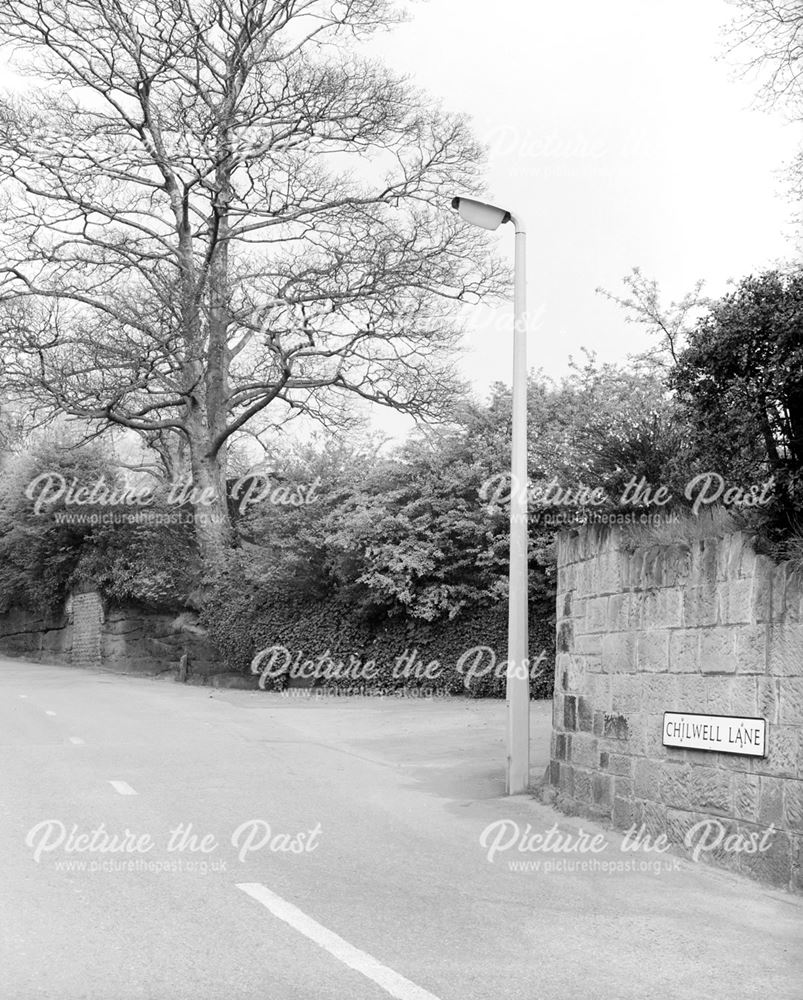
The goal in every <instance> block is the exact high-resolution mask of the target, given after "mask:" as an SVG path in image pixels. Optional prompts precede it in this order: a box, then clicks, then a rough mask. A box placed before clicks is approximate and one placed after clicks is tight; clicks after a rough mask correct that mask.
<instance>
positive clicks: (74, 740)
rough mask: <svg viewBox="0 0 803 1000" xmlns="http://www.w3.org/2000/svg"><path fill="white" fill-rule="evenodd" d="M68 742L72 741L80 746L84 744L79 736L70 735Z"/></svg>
mask: <svg viewBox="0 0 803 1000" xmlns="http://www.w3.org/2000/svg"><path fill="white" fill-rule="evenodd" d="M70 743H74V744H75V745H76V746H77V747H81V746H83V745H84V741H83V740H82V739H81V737H80V736H71V737H70Z"/></svg>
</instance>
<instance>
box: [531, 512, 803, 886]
mask: <svg viewBox="0 0 803 1000" xmlns="http://www.w3.org/2000/svg"><path fill="white" fill-rule="evenodd" d="M665 711H672V712H688V713H691V712H696V713H703V714H705V713H708V714H712V715H732V716H749V717H760V718H763V719H766V721H767V737H766V739H767V755H766V757H765V758H764V759H762V758H756V757H747V756H741V755H732V754H728V753H719V752H709V751H704V750H689V749H678V748H673V747H665V746H663V745H662V718H663V713H664V712H665ZM553 712H554V715H553V736H552V749H551V763H550V768H549V774H548V781H549V785H550V786H551V787H552V789H554V791H553V796H554V798H555V801H556V804H557V805H558V806H559V807H560V808H562V809H564V810H565V811H568V812H571V813H576V814H582V815H590V816H594V817H597V818H600V819H603V820H608V821H610V822H611V823H612V824H613V826H614V827H616V828H618V829H620V830H627V829H629V828H630V827H631V826H632V825H633V824H635V825H636V827H637V828H638V827H640V826H641V825H642V824H643V825H644V827H645V828H646V831H647V832H649V833H650V834H651V835H653V836H656V835H658V834H660V833H664V834H665V835H666V836H667V837H668V838H669V840H670V842H671V843H672V844H673V845H675V846H676V847H677V849H679V850H680V851H681V852H682V853H689V849H688V847H687V846H686V844H685V840H686V837H687V835H688V833H689V830H690V829H691V828H692V827H693V826H694V824H696V823H698V822H699V821H701V820H703V819H707V818H713V819H716V820H717V821H718V823H719V824H721V827H720V826H718V825H716V824H715V830H721V831H722V834H723V835H722V846H723V848H724V846H725V845H728V846H729V848H730V849H729V850H727V851H726V850H724V849H722V850H720V849H719V848H718V849H717V850H715V851H711V852H708V851H706V852H705V853H704V854H703V858H704V859H705V860H708V861H712V862H714V863H717V864H721V865H724V866H726V867H731V868H734V869H736V870H739V871H742V872H744V873H746V874H750V875H753V876H755V877H758V878H761V879H763V880H766V881H769V882H771V883H772V884H775V885H779V886H786V887H789V888H792V889H798V890H800V889H803V780H801V779H803V587H801V584H800V580H799V578H796V577H795V576H794V575H793V574H792V573H791V572H790V568H789V566H788V564H781V565H777V564H775V563H773V562H772V561H771V560H770V559H768V558H767V557H765V556H761V555H757V554H756V553H755V552H754V551H753V549H752V547H751V546H750V544H749V543H748V541H747V540H746V539H745V537H743V536H742V535H740V534H734V535H730V536H727V537H722V538H716V539H710V540H706V541H694V542H690V543H688V544H678V545H671V546H663V547H658V546H650V547H646V546H641V547H634V546H633V544H632V543H628V541H627V539H626V536H625V535H623V534H622V533H621V531H619V530H612V531H606V530H600V529H598V528H587V529H581V530H579V531H570V532H564V533H563V534H562V535H561V536H560V538H559V540H558V597H557V659H556V678H555V699H554V708H553ZM770 827H772V828H773V833H772V835H771V836H770V837H767V838H765V839H764V840H763V841H761V839H760V838H761V835H762V834H763V832H764V831H766V830H767V829H768V828H770ZM734 834H735V835H737V836H736V837H734V836H733V835H734ZM750 834H754V835H756V838H758V842H759V843H763V845H764V847H765V848H766V850H762V851H757V852H755V853H752V854H748V853H747V851H746V850H742V851H739V852H736V851H734V850H733V848H734V847H735V846H738V845H739V844H742V845H743V846H744V845H747V844H748V843H750V841H749V839H748V838H749V835H750ZM713 836H714V835H713V834H712V839H713ZM739 836H742V837H743V839H741V840H740V839H739ZM728 838H731V839H728ZM756 838H754V841H753V842H754V843H755V842H756Z"/></svg>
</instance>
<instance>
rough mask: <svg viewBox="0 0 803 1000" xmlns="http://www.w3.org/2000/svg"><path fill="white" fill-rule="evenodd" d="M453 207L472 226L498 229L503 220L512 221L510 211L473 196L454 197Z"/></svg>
mask: <svg viewBox="0 0 803 1000" xmlns="http://www.w3.org/2000/svg"><path fill="white" fill-rule="evenodd" d="M452 208H454V209H455V210H456V211H457V212H458V213H459V215H460V218H461V219H463V221H464V222H470V223H471V225H472V226H479V227H480V228H481V229H492V230H493V229H498V228H499V227H500V226H501V225H502V223H503V222H510V212H506V211H505V210H504V209H503V208H497V207H496V206H495V205H486V203H485V202H484V201H475V200H474V199H473V198H452Z"/></svg>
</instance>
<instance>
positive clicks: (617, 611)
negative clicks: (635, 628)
mask: <svg viewBox="0 0 803 1000" xmlns="http://www.w3.org/2000/svg"><path fill="white" fill-rule="evenodd" d="M631 607H632V597H631V595H630V594H612V595H611V596H610V597H609V598H608V629H609V630H610V631H611V632H624V631H626V630H628V629H629V628H630V627H631V624H632V622H631Z"/></svg>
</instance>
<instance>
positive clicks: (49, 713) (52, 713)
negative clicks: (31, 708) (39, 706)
mask: <svg viewBox="0 0 803 1000" xmlns="http://www.w3.org/2000/svg"><path fill="white" fill-rule="evenodd" d="M55 714H56V713H55V712H51V711H47V712H45V715H55Z"/></svg>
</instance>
